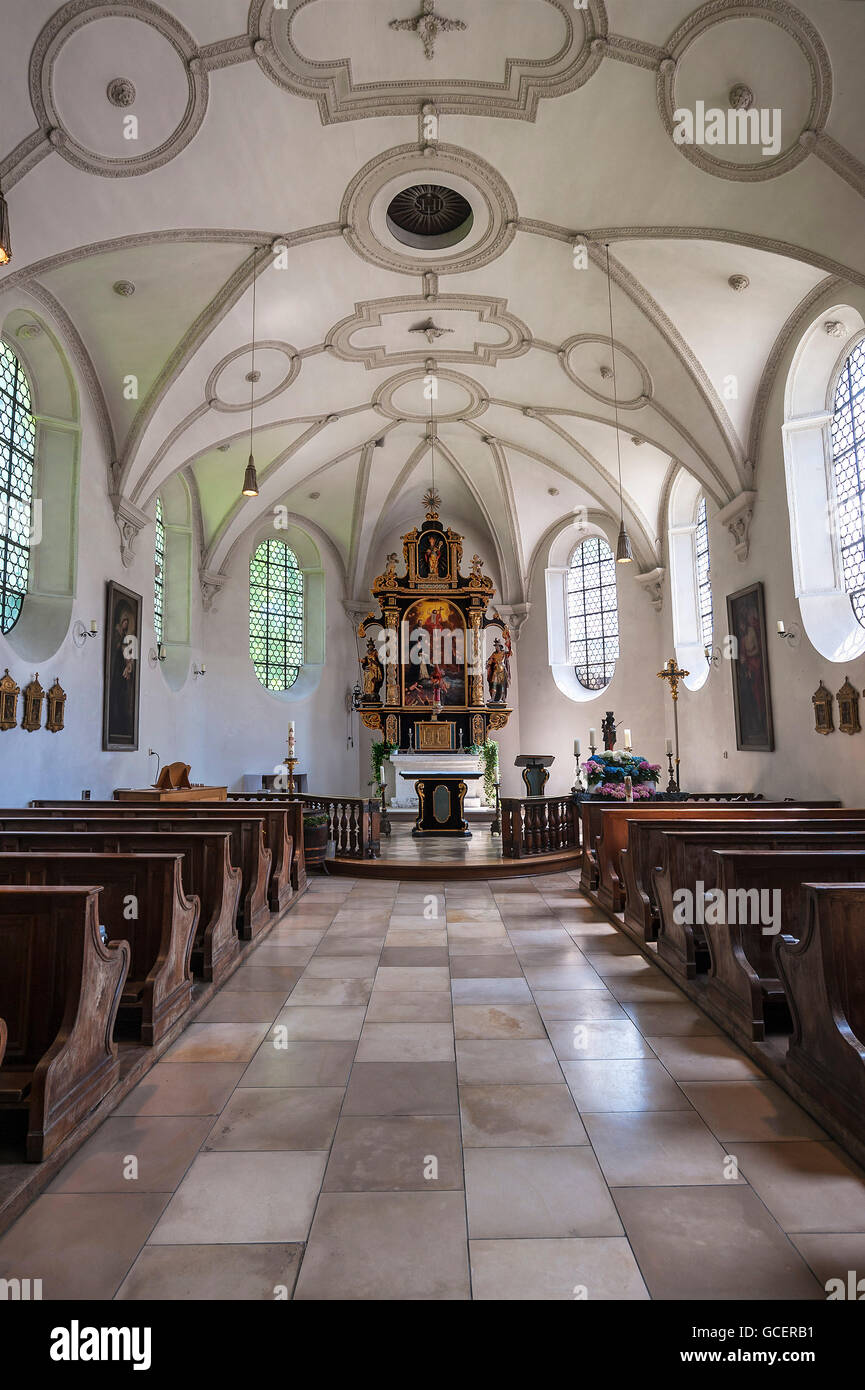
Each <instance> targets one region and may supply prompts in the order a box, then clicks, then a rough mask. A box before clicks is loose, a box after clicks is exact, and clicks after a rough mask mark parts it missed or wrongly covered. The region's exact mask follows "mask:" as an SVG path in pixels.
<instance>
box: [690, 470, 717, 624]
mask: <svg viewBox="0 0 865 1390" xmlns="http://www.w3.org/2000/svg"><path fill="white" fill-rule="evenodd" d="M694 540H695V542H696V552H697V596H698V600H699V605H700V635H701V637H702V639H703V646H704V647H711V645H712V633H713V631H714V627H715V624H714V618H713V614H712V573H711V569H710V566H709V523H708V521H707V520H706V499H705V497H701V498H700V505H699V507H698V508H697V531H696V534H695V537H694Z"/></svg>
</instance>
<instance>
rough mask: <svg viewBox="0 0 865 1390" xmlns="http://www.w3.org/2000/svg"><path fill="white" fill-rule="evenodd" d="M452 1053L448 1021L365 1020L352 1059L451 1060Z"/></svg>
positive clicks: (451, 1033) (376, 1060)
mask: <svg viewBox="0 0 865 1390" xmlns="http://www.w3.org/2000/svg"><path fill="white" fill-rule="evenodd" d="M385 992H387V991H385ZM453 1057H454V1033H453V1027H452V1025H451V1024H450V1023H365V1024H364V1027H363V1032H362V1033H361V1035H360V1042H359V1043H358V1045H357V1055H356V1060H357V1061H358V1062H451V1061H453Z"/></svg>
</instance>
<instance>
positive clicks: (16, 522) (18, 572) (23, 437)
mask: <svg viewBox="0 0 865 1390" xmlns="http://www.w3.org/2000/svg"><path fill="white" fill-rule="evenodd" d="M35 449H36V422H35V420H34V419H33V410H32V403H31V397H30V386H29V384H28V382H27V377H26V376H25V373H24V369H23V367H22V366H21V363H20V362H19V360H18V358H17V357H16V356H15V353H14V352H13V351H12V350H11V348H9V347H8V346H7V345H6V343H4V342H3V341H2V340H0V632H4V633H6V632H11V631H12V629H13V627H14V626H15V624H16V623H17V621H18V619H19V617H20V616H21V609H22V608H23V606H24V598H25V596H26V594H27V586H28V582H29V578H30V546H31V544H32V543H33V541H34V540H38V536H36V535H35V534H34V526H33V475H34V467H35Z"/></svg>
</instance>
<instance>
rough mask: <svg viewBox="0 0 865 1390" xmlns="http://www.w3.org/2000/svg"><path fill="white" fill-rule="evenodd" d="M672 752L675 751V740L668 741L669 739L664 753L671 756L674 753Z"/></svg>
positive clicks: (669, 739)
mask: <svg viewBox="0 0 865 1390" xmlns="http://www.w3.org/2000/svg"><path fill="white" fill-rule="evenodd" d="M672 751H673V740H672V739H671V738H668V739H667V743H666V747H665V749H664V752H665V753H667V754H670V753H672Z"/></svg>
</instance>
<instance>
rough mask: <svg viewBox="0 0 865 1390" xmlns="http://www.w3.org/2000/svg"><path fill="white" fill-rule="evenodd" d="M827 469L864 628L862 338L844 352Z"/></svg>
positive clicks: (845, 568) (850, 588) (846, 576)
mask: <svg viewBox="0 0 865 1390" xmlns="http://www.w3.org/2000/svg"><path fill="white" fill-rule="evenodd" d="M832 471H833V475H834V482H835V509H834V511H835V525H836V529H837V535H838V545H839V547H840V552H841V568H842V573H843V581H844V588H845V589H846V591H847V593H848V594H849V595H850V602H851V604H852V605H853V612H854V613H855V615H856V619H857V621H858V622H859V624H860V625H861V626H862V627H865V338H861V339H860V340H859V342H858V343H857V344H856V346H855V347H854V348H853V351H852V352H851V353H850V354H849V355H848V357H847V359H846V361H845V362H844V364H843V366H842V368H841V372H840V375H839V377H838V384H837V387H836V389H835V402H834V411H833V414H832Z"/></svg>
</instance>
